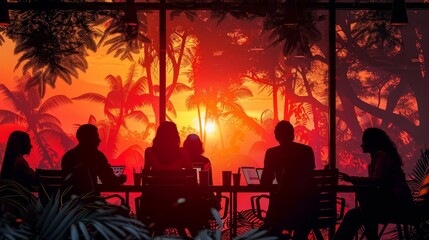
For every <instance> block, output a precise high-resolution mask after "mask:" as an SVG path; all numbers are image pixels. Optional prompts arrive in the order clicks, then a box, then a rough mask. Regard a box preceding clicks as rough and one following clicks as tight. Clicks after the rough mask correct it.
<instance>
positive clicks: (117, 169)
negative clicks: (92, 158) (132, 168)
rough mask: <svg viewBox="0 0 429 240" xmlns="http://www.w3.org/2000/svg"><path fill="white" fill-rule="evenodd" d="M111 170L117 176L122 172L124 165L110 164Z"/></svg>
mask: <svg viewBox="0 0 429 240" xmlns="http://www.w3.org/2000/svg"><path fill="white" fill-rule="evenodd" d="M110 167H111V168H112V170H113V173H114V174H115V175H116V176H117V177H119V176H121V175H122V174H124V170H125V166H110Z"/></svg>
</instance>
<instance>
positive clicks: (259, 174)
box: [256, 168, 278, 184]
mask: <svg viewBox="0 0 429 240" xmlns="http://www.w3.org/2000/svg"><path fill="white" fill-rule="evenodd" d="M263 171H264V169H263V168H256V173H257V174H258V178H259V180H261V177H262V172H263ZM273 184H278V183H277V178H274V180H273Z"/></svg>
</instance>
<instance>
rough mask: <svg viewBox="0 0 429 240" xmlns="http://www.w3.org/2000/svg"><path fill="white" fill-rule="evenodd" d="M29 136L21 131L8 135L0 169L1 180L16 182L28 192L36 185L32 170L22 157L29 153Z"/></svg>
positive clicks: (30, 146)
mask: <svg viewBox="0 0 429 240" xmlns="http://www.w3.org/2000/svg"><path fill="white" fill-rule="evenodd" d="M31 148H33V146H32V145H31V140H30V135H28V133H26V132H23V131H13V132H12V133H11V134H10V135H9V139H8V140H7V144H6V151H5V154H4V158H3V165H2V168H1V178H2V179H9V180H13V181H16V182H18V183H19V184H21V185H23V186H24V187H26V188H27V189H29V190H34V189H32V186H34V185H35V184H36V177H35V172H34V170H33V169H32V168H31V167H30V165H29V164H28V162H27V160H25V158H24V155H28V154H30V152H31Z"/></svg>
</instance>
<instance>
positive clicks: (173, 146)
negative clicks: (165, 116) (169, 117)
mask: <svg viewBox="0 0 429 240" xmlns="http://www.w3.org/2000/svg"><path fill="white" fill-rule="evenodd" d="M144 169H152V170H182V169H192V163H191V159H190V157H189V153H188V152H187V151H186V150H185V149H183V148H181V147H180V136H179V132H178V131H177V127H176V124H175V123H173V122H162V123H161V124H160V125H159V127H158V129H157V131H156V135H155V138H154V139H153V144H152V147H148V148H146V150H145V163H144Z"/></svg>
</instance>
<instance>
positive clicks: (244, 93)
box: [186, 81, 266, 148]
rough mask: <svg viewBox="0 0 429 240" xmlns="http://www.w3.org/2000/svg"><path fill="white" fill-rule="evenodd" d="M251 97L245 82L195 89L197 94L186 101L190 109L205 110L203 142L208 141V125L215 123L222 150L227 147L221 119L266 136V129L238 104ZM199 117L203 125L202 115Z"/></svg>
mask: <svg viewBox="0 0 429 240" xmlns="http://www.w3.org/2000/svg"><path fill="white" fill-rule="evenodd" d="M251 96H252V92H251V91H250V89H249V88H247V87H246V86H244V81H238V82H237V83H233V84H227V85H226V86H223V87H222V84H219V85H218V86H210V87H206V88H202V89H195V94H194V95H191V96H189V97H188V99H187V100H186V107H187V108H188V109H195V108H197V109H201V108H204V109H205V114H204V116H205V117H204V118H205V121H204V127H201V126H200V129H203V142H205V141H206V136H207V135H206V133H205V129H206V126H207V123H208V122H209V121H213V122H214V123H215V124H216V125H217V128H218V129H219V138H220V141H221V145H222V148H224V147H225V146H224V142H223V132H222V129H221V121H220V120H221V119H223V120H227V121H234V122H236V123H238V124H239V125H240V126H243V127H245V128H248V129H249V130H251V131H252V132H255V133H257V134H260V135H263V134H265V132H266V131H265V129H264V128H263V127H262V126H261V125H259V124H258V123H257V121H255V120H254V119H253V118H251V117H249V116H247V114H246V113H245V111H244V109H243V107H242V106H241V105H240V104H239V102H238V101H239V100H241V99H243V98H247V97H251ZM199 112H200V111H199ZM199 114H200V113H199ZM199 117H200V124H201V115H200V116H199Z"/></svg>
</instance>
